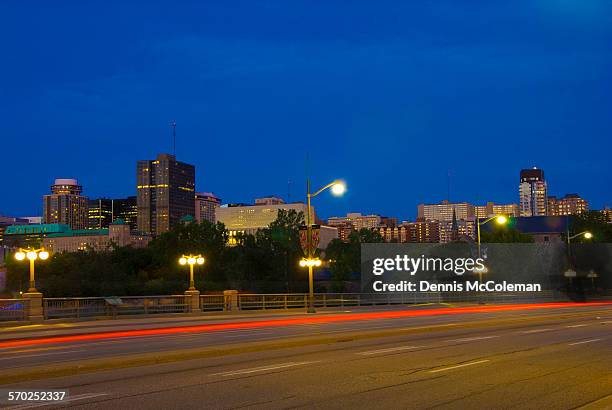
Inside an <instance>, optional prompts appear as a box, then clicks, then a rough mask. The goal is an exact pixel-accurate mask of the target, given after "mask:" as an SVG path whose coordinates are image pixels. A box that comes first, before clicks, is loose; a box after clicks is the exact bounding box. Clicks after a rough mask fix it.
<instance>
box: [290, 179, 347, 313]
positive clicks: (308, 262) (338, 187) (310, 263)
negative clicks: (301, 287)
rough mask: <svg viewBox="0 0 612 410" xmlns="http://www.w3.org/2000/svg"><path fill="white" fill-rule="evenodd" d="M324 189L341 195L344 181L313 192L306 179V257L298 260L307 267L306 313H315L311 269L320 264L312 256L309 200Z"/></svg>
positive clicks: (344, 185) (344, 186) (337, 181)
mask: <svg viewBox="0 0 612 410" xmlns="http://www.w3.org/2000/svg"><path fill="white" fill-rule="evenodd" d="M326 189H330V190H331V193H332V194H333V195H335V196H341V195H343V194H344V193H345V192H346V183H345V182H344V181H342V180H339V179H337V180H335V181H332V182H330V183H329V184H327V185H325V186H324V187H322V188H320V189H319V190H317V191H315V193H314V194H312V193H310V178H308V179H306V198H307V201H306V202H307V208H306V214H307V215H306V235H307V238H306V258H304V259H302V260H301V261H300V266H302V267H308V313H315V308H314V282H313V272H312V269H313V267H315V266H317V267H318V266H321V260H320V259H318V258H313V256H314V255H313V253H314V250H313V249H312V207H311V205H310V201H311V200H312V198H314V197H315V196H317V195H319V194H320V193H321V192H323V191H325V190H326Z"/></svg>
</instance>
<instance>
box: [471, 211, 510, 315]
mask: <svg viewBox="0 0 612 410" xmlns="http://www.w3.org/2000/svg"><path fill="white" fill-rule="evenodd" d="M492 220H495V222H496V223H497V224H498V225H505V224H507V223H508V217H506V215H495V216H492V217H490V218H487V219H485V220H484V221H482V222H480V219H478V218H476V230H477V238H478V259H481V256H482V255H481V252H480V225H484V224H486V223H488V222H491V221H492ZM475 270H476V269H475ZM477 272H478V288H479V289H480V286H482V274H483V273H487V272H488V270H487V268H486V267H484V268H483V269H478V270H477ZM478 303H480V304H484V301H483V299H482V293H481V292H480V291H479V292H478Z"/></svg>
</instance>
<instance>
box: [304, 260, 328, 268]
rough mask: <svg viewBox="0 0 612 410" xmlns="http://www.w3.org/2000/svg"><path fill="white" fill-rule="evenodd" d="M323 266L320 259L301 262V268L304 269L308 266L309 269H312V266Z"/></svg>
mask: <svg viewBox="0 0 612 410" xmlns="http://www.w3.org/2000/svg"><path fill="white" fill-rule="evenodd" d="M322 264H323V262H321V259H319V258H313V259H308V258H302V259H301V260H300V266H301V267H302V268H305V267H307V266H308V267H312V266H316V267H319V266H321V265H322Z"/></svg>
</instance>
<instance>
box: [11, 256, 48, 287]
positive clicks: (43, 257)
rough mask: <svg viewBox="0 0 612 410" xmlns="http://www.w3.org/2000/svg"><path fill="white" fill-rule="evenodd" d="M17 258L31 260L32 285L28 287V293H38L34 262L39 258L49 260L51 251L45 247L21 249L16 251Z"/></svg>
mask: <svg viewBox="0 0 612 410" xmlns="http://www.w3.org/2000/svg"><path fill="white" fill-rule="evenodd" d="M15 259H17V260H18V261H20V262H21V261H23V260H25V259H28V260H29V261H30V287H29V289H28V293H36V292H38V290H36V279H35V276H34V264H35V261H36V260H37V259H40V260H43V261H44V260H47V259H49V252H47V251H46V250H44V249H19V251H17V252H16V253H15Z"/></svg>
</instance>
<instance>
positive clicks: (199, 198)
mask: <svg viewBox="0 0 612 410" xmlns="http://www.w3.org/2000/svg"><path fill="white" fill-rule="evenodd" d="M219 206H221V199H219V198H218V197H217V196H216V195H215V194H213V193H212V192H196V194H195V219H196V221H198V223H199V222H202V221H208V222H212V223H215V222H217V216H216V215H217V208H219Z"/></svg>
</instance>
